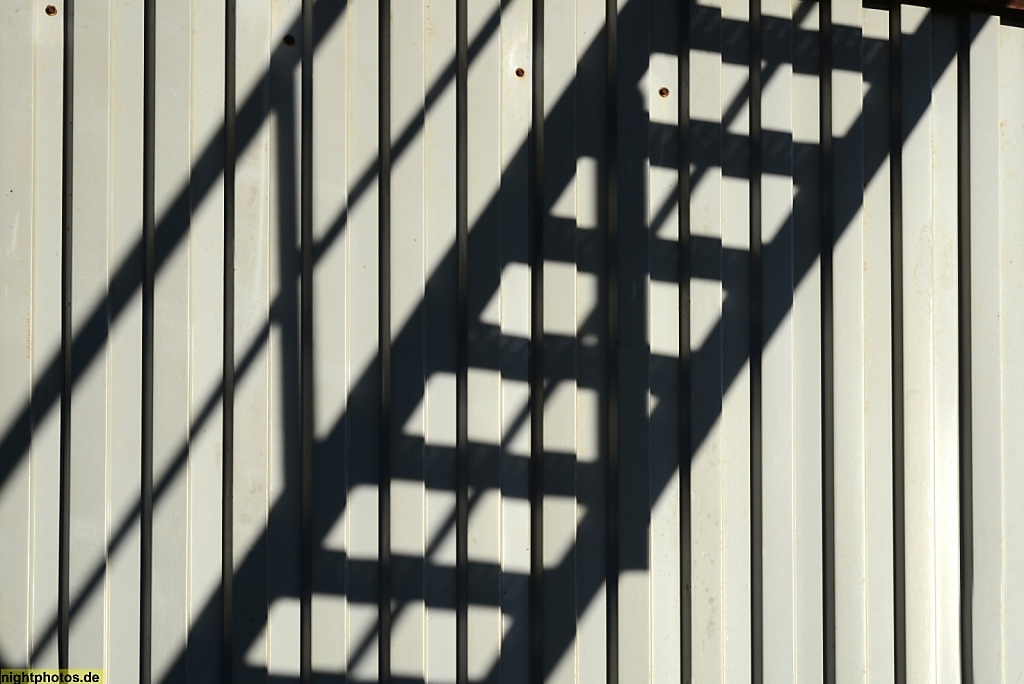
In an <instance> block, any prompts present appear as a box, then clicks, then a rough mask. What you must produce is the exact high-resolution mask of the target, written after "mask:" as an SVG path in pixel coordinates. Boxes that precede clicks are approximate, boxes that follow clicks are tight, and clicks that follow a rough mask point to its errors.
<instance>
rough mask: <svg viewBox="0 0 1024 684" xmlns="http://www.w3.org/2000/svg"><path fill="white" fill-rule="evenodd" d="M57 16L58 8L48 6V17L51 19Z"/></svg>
mask: <svg viewBox="0 0 1024 684" xmlns="http://www.w3.org/2000/svg"><path fill="white" fill-rule="evenodd" d="M55 14H57V8H56V7H54V6H53V5H47V6H46V15H47V16H49V17H52V16H54V15H55Z"/></svg>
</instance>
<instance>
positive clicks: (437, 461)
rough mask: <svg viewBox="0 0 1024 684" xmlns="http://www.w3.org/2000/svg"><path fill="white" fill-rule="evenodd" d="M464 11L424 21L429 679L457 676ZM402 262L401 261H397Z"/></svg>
mask: <svg viewBox="0 0 1024 684" xmlns="http://www.w3.org/2000/svg"><path fill="white" fill-rule="evenodd" d="M455 15H456V12H455V5H454V3H451V2H438V3H431V4H430V5H429V6H428V7H427V11H426V17H425V22H424V64H423V76H424V83H425V84H427V88H435V89H436V88H438V87H439V86H440V87H442V88H443V89H442V90H441V94H440V95H439V96H438V97H437V99H436V100H434V101H427V100H425V102H424V104H425V105H426V112H425V122H424V126H425V128H424V132H423V137H424V143H425V144H424V173H425V176H426V187H425V189H424V190H425V194H424V202H425V205H426V206H425V214H426V222H425V224H424V228H425V231H426V235H425V236H424V241H423V247H422V251H423V257H424V269H425V273H424V275H425V278H426V280H425V290H426V291H425V293H424V297H423V308H422V314H421V315H422V316H423V319H424V322H425V324H426V325H425V335H424V362H425V370H426V374H427V385H426V388H425V391H424V396H423V402H424V404H425V416H424V434H423V436H424V442H425V445H424V446H425V448H424V463H423V478H424V480H423V482H424V484H425V485H426V500H425V502H424V505H425V509H424V526H423V531H422V535H423V545H424V549H425V551H426V554H425V562H426V565H425V568H424V582H423V602H424V605H425V606H426V610H425V613H426V635H425V640H426V643H425V644H424V647H425V648H424V654H425V656H426V662H425V664H424V672H425V675H426V677H425V680H426V681H427V682H451V681H454V680H455V679H456V667H457V664H456V653H457V644H456V638H457V637H456V628H457V624H456V605H457V597H458V594H457V589H456V582H455V568H456V566H457V562H456V535H457V528H458V525H457V520H456V516H457V511H456V493H457V490H458V470H457V463H456V458H455V447H456V441H457V436H456V428H457V423H456V421H457V406H456V399H457V397H456V382H455V373H454V372H453V370H454V369H456V367H457V364H458V358H457V353H456V350H457V345H454V344H452V343H451V336H450V331H451V330H457V329H458V315H459V298H458V292H459V291H458V287H459V271H458V259H457V258H456V255H457V233H456V231H457V228H458V223H457V220H458V219H457V203H456V190H457V182H452V181H453V179H455V178H456V177H457V176H456V173H457V169H456V166H457V163H456V158H457V156H456V151H457V146H456V137H457V130H456V83H455V80H454V79H453V78H452V73H453V72H454V67H456V65H457V63H458V60H457V57H456V41H457V36H456V16H455ZM396 265H397V264H396Z"/></svg>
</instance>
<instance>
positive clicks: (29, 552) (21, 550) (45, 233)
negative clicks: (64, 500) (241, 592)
mask: <svg viewBox="0 0 1024 684" xmlns="http://www.w3.org/2000/svg"><path fill="white" fill-rule="evenodd" d="M0 12H2V15H0V16H2V17H3V19H2V20H0V24H2V25H0V65H3V67H0V120H2V121H3V126H2V128H0V158H2V159H3V160H4V162H5V163H3V164H2V165H0V187H2V188H3V190H2V191H0V377H2V378H3V382H4V385H5V388H6V390H7V391H5V392H3V393H2V396H0V429H2V430H3V434H5V435H10V436H11V438H12V439H13V440H15V441H16V442H17V443H18V444H19V445H20V446H21V447H22V448H23V449H25V450H26V451H30V453H31V457H30V458H22V459H21V460H20V461H19V462H17V463H15V464H13V467H11V468H10V469H9V470H8V469H5V470H6V473H7V474H6V477H5V478H4V481H3V482H0V529H3V536H4V546H5V547H6V550H7V557H8V559H9V560H8V562H5V563H4V564H3V567H0V587H2V589H0V592H2V595H3V599H0V600H3V601H4V619H3V620H0V653H2V654H4V655H5V656H6V657H7V658H10V659H12V660H13V659H16V660H17V661H20V662H26V663H27V662H31V661H32V650H33V646H34V642H35V641H36V637H37V629H36V626H35V625H34V624H33V617H34V616H33V613H34V610H33V608H35V606H33V601H32V596H33V595H34V594H35V593H36V591H37V590H38V591H39V593H40V594H42V596H41V597H40V598H42V599H43V600H42V601H41V604H42V605H41V606H40V607H44V608H45V610H44V611H43V613H42V614H43V615H45V616H46V617H44V618H43V619H44V620H45V619H47V618H49V617H50V615H52V614H53V611H54V610H55V609H56V602H53V603H52V604H50V602H49V601H47V598H48V596H47V595H51V596H53V597H54V598H55V597H56V596H55V592H54V591H53V590H54V589H56V572H54V571H56V554H51V553H50V552H49V549H47V546H49V545H50V544H47V542H46V539H45V537H44V538H43V539H40V540H39V541H41V542H42V544H41V545H40V548H39V553H38V556H36V554H34V553H33V551H34V548H35V544H34V543H33V542H34V541H35V540H34V539H33V536H34V535H33V531H34V530H33V528H34V526H35V524H36V523H37V515H38V513H44V511H45V508H44V509H42V510H40V507H39V504H38V501H37V499H36V497H35V496H34V494H35V491H34V489H35V487H34V484H35V483H34V482H33V480H37V481H38V483H39V484H41V485H43V486H44V487H45V486H46V485H47V484H49V485H50V486H53V483H54V481H55V480H54V479H53V478H54V476H55V475H57V473H58V471H57V470H56V468H55V466H58V465H59V456H60V453H59V447H58V450H55V449H54V448H53V447H54V446H57V445H56V443H53V442H51V445H50V448H49V449H47V444H46V438H45V435H40V436H38V437H37V435H36V434H35V430H33V425H32V421H31V418H32V415H31V413H30V409H29V408H28V407H26V406H25V400H26V398H31V397H32V396H33V395H34V394H35V393H36V392H34V391H33V382H35V381H37V377H38V376H36V373H35V371H36V368H37V367H39V366H41V364H40V363H39V362H38V361H37V360H36V357H42V358H44V359H45V358H46V356H45V355H49V356H51V357H52V356H53V354H54V352H56V351H58V349H59V341H58V347H57V348H56V349H55V348H54V346H53V339H52V337H51V335H52V332H50V331H49V330H48V329H47V328H48V326H47V323H50V322H51V321H52V315H53V313H56V315H57V317H58V321H59V316H60V314H59V311H60V298H61V294H60V287H59V285H58V286H57V287H56V288H46V287H42V288H39V289H36V288H35V287H34V284H35V282H36V281H37V276H36V269H37V268H39V267H45V266H47V265H48V262H49V264H52V260H51V258H49V254H53V255H55V256H56V257H57V264H58V265H57V272H59V270H60V266H59V263H60V242H61V239H60V214H59V211H58V212H57V213H56V215H55V214H54V213H52V212H50V213H49V215H47V213H46V212H45V210H43V211H40V210H41V209H43V208H42V207H41V206H40V204H39V201H38V200H39V199H44V198H45V199H48V200H50V201H51V202H54V201H55V202H56V204H57V206H59V204H60V187H61V185H62V184H61V183H60V181H59V180H58V179H59V178H60V158H61V145H60V142H59V141H58V142H57V143H56V144H52V141H51V144H49V145H46V144H45V143H44V144H39V142H38V141H39V140H40V139H42V140H43V141H45V140H47V139H48V136H45V135H43V136H39V137H37V136H36V127H37V126H41V125H53V124H54V120H53V117H47V115H46V111H45V108H46V107H47V106H54V105H56V107H57V109H58V111H59V109H60V84H61V76H60V71H58V72H57V74H56V83H54V74H53V71H52V70H48V69H46V68H45V62H44V63H43V64H39V62H40V61H41V58H43V59H45V54H44V53H42V50H43V49H44V48H45V49H50V50H52V49H53V48H54V43H56V47H57V52H60V33H61V30H60V29H61V26H60V24H61V21H60V20H59V19H53V18H51V17H47V16H46V15H45V14H44V13H43V11H42V9H41V8H39V7H36V6H34V5H32V4H31V3H28V2H12V3H7V4H6V5H5V6H4V7H3V8H2V10H0ZM47 22H49V25H47ZM37 36H39V39H40V42H43V43H44V45H43V46H39V47H38V48H37V45H36V40H37V38H36V37H37ZM54 37H56V38H57V40H56V41H55V40H54ZM37 82H38V83H37ZM54 85H56V86H57V88H56V91H55V92H56V95H57V98H56V102H53V101H50V102H47V101H46V99H43V98H45V96H47V95H49V96H50V97H51V98H52V96H53V95H54V90H53V86H54ZM37 87H40V89H41V90H42V92H41V93H40V95H41V96H42V97H36V93H35V89H36V88H37ZM61 118H62V117H61V116H60V114H59V113H58V116H57V120H56V125H57V127H58V130H60V127H61ZM47 119H48V120H47ZM58 137H59V136H58ZM48 157H56V159H48ZM54 162H56V164H55V163H54ZM40 167H41V168H40ZM55 167H56V173H57V176H56V177H55V178H51V179H47V177H46V175H45V174H46V173H53V171H54V168H55ZM40 172H43V173H40ZM44 282H45V281H44ZM54 295H56V301H54ZM54 307H55V308H56V310H55V311H47V309H48V308H49V309H52V308H54ZM37 316H38V317H39V319H40V320H39V321H37V320H36V318H37ZM48 319H50V320H48ZM57 330H58V340H59V322H58V328H57ZM37 331H38V332H41V333H43V337H42V339H36V338H35V336H36V334H37ZM48 332H49V333H50V334H49V335H47V334H46V333H48ZM51 425H52V423H51ZM49 432H51V434H52V429H51V430H50V431H49ZM37 468H38V469H39V470H41V471H42V474H43V477H41V478H40V477H38V476H37V475H36V470H37ZM57 489H58V488H57V487H54V490H57ZM47 506H48V507H50V508H52V506H51V505H49V504H47ZM44 515H45V513H44ZM41 517H42V516H41ZM39 522H43V523H44V529H46V530H47V531H48V532H50V533H51V534H52V535H54V536H53V539H54V540H55V539H56V533H57V528H56V526H54V525H53V523H56V522H57V519H56V516H52V517H51V519H50V520H46V518H45V517H43V518H42V520H41V521H39ZM47 522H49V523H50V524H46V523H47ZM54 550H55V549H54ZM47 565H50V566H51V568H52V570H51V572H52V574H50V577H51V578H52V579H51V581H52V584H51V586H50V587H45V586H38V585H37V581H38V580H39V579H42V578H45V577H46V576H47V575H46V574H43V575H42V576H40V575H39V574H37V568H38V569H39V570H42V571H43V572H44V573H46V570H47ZM48 604H50V605H48ZM47 613H49V615H47Z"/></svg>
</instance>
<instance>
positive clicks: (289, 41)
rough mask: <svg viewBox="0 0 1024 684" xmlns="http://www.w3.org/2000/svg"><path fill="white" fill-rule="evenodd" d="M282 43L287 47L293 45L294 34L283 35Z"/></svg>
mask: <svg viewBox="0 0 1024 684" xmlns="http://www.w3.org/2000/svg"><path fill="white" fill-rule="evenodd" d="M284 44H285V45H287V46H288V47H291V46H292V45H295V36H293V35H292V34H290V33H289V34H288V35H287V36H285V37H284Z"/></svg>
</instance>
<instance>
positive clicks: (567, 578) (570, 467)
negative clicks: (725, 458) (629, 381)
mask: <svg viewBox="0 0 1024 684" xmlns="http://www.w3.org/2000/svg"><path fill="white" fill-rule="evenodd" d="M543 21H544V26H545V27H546V28H547V29H548V30H546V31H545V32H544V46H543V48H544V71H543V74H539V75H541V76H542V78H543V87H544V102H543V111H544V130H543V140H544V141H545V144H544V148H543V155H544V168H545V173H544V184H543V188H542V191H541V195H542V198H543V199H542V200H541V201H542V202H543V204H544V207H543V208H544V219H543V221H544V232H543V235H544V237H543V243H542V245H540V247H541V253H540V254H539V255H538V258H539V259H542V260H543V261H542V265H541V267H542V279H543V293H542V311H543V335H544V349H543V365H544V377H545V379H546V380H545V388H544V420H543V426H542V434H543V460H542V461H541V462H542V463H543V466H542V468H543V475H542V477H543V488H544V493H543V500H542V503H541V505H542V507H543V533H542V536H541V548H542V549H543V560H544V564H543V597H544V602H543V623H542V626H541V628H542V630H543V632H542V633H543V634H544V638H545V639H549V640H550V641H551V643H552V644H555V643H557V644H559V645H561V648H553V649H550V651H549V652H547V653H545V656H544V674H545V678H546V680H549V681H551V682H560V683H568V682H574V681H576V675H577V672H576V668H577V663H578V657H577V648H576V638H575V635H576V613H577V606H576V603H577V600H578V597H577V596H576V595H575V594H576V591H575V585H576V573H577V567H578V564H579V562H580V560H579V559H578V558H577V554H576V550H577V549H576V529H577V519H578V518H579V517H580V514H579V512H578V508H577V506H578V495H577V492H576V480H577V477H576V471H577V467H576V451H577V429H576V399H577V373H578V368H579V366H578V361H577V355H576V339H575V337H576V329H577V325H578V320H579V318H578V311H577V308H576V305H577V302H576V297H575V296H572V294H573V293H575V292H576V287H577V272H576V271H577V267H576V257H577V255H576V240H575V237H576V229H577V226H576V211H575V207H576V204H577V194H576V174H575V170H576V159H577V154H578V145H579V140H578V139H577V137H576V135H575V131H576V116H575V113H576V112H575V110H576V107H577V102H576V97H575V88H574V86H575V85H576V83H577V74H576V54H577V45H576V35H575V31H572V32H570V31H566V30H557V28H556V27H570V26H572V27H575V26H576V3H574V2H561V3H545V5H544V16H543ZM549 140H550V141H555V140H561V141H564V142H563V143H562V144H558V145H555V144H550V143H547V141H549ZM563 207H569V210H568V212H566V211H565V210H564V209H563ZM538 465H539V464H538ZM535 467H536V466H535Z"/></svg>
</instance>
